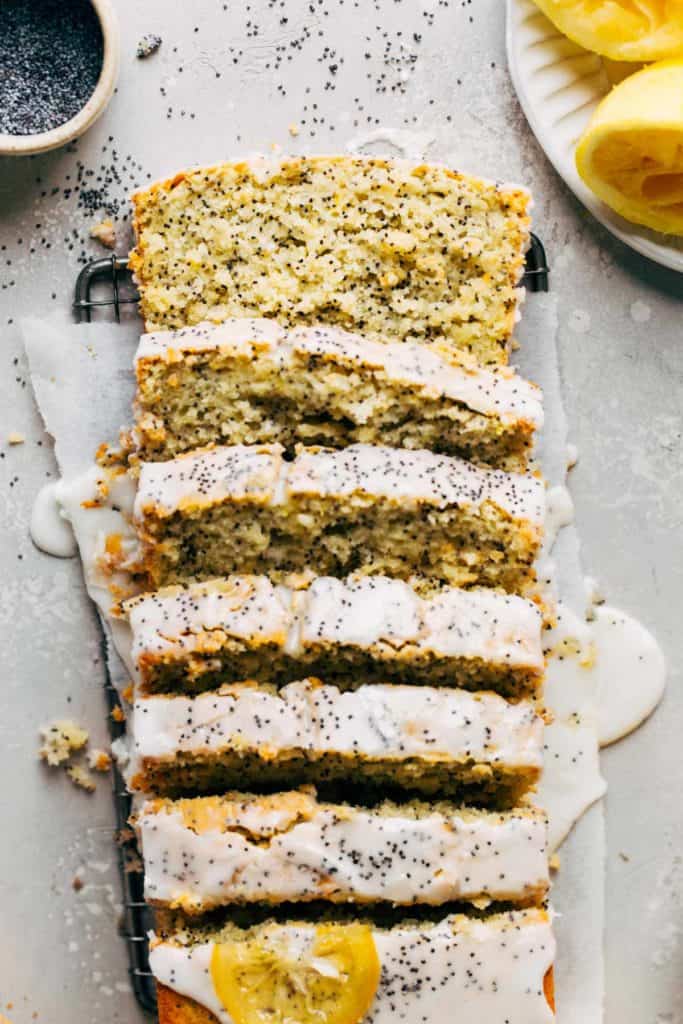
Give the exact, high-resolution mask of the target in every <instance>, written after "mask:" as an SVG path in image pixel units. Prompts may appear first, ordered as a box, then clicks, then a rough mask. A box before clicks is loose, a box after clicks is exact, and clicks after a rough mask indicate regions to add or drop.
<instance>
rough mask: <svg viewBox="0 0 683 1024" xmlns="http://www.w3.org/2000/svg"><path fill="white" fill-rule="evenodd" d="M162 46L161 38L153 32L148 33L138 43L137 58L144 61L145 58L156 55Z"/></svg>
mask: <svg viewBox="0 0 683 1024" xmlns="http://www.w3.org/2000/svg"><path fill="white" fill-rule="evenodd" d="M160 46H161V36H157V35H154V33H153V32H148V33H147V34H146V35H144V36H142V38H141V39H140V41H139V42H138V45H137V49H136V50H135V56H136V57H137V58H138V60H144V59H145V57H150V56H151V55H152V54H153V53H156V52H157V50H158V49H159V47H160Z"/></svg>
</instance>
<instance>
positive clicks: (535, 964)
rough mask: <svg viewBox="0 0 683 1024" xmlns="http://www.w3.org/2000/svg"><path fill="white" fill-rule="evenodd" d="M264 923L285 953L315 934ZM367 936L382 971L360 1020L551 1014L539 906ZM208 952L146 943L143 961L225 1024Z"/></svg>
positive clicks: (447, 1021) (309, 928) (548, 958)
mask: <svg viewBox="0 0 683 1024" xmlns="http://www.w3.org/2000/svg"><path fill="white" fill-rule="evenodd" d="M270 928H271V930H273V931H275V932H276V935H274V936H273V938H272V939H271V941H274V942H277V943H278V945H279V946H280V948H282V946H283V945H284V947H285V948H284V949H283V953H284V954H285V955H287V956H289V957H294V956H296V955H297V954H298V955H299V956H301V952H302V949H303V950H304V951H305V950H308V949H310V946H311V944H312V942H313V939H314V935H315V927H314V926H313V925H305V924H291V925H280V926H270ZM263 931H265V929H264V930H263ZM374 940H375V946H376V948H377V953H378V956H379V959H380V963H381V965H382V976H381V979H380V984H379V986H378V989H377V992H376V994H375V998H374V1001H373V1004H372V1006H371V1008H370V1011H369V1012H368V1013H367V1014H366V1016H365V1017H364V1018H363V1020H364V1022H365V1024H396V1022H397V1021H399V1022H401V1021H405V1022H407V1024H414V1022H416V1021H428V1022H429V1024H452V1021H453V1020H454V1019H456V1018H457V1017H461V1018H462V1020H463V1021H465V1020H467V1021H472V1022H474V1021H476V1022H477V1024H503V1022H507V1024H551V1022H552V1021H553V1020H554V1015H553V1013H552V1011H551V1009H550V1007H549V1006H548V1003H547V1001H546V999H545V996H544V994H543V978H544V976H545V974H546V972H547V971H548V970H549V968H550V967H551V966H552V964H553V960H554V956H555V940H554V938H553V934H552V928H551V924H550V921H549V920H548V919H547V917H546V916H545V915H544V914H543V913H542V912H540V911H527V912H524V911H518V912H516V913H511V914H508V915H505V916H504V917H503V916H502V915H501V916H500V917H495V918H492V919H490V920H489V921H477V920H466V919H464V918H462V917H458V918H454V917H450V918H445V919H444V920H442V921H440V922H438V923H437V924H425V925H423V926H421V927H419V928H417V929H410V928H400V927H397V928H393V929H391V930H387V931H380V930H378V929H376V930H374ZM265 941H266V942H268V936H267V935H266V936H265ZM212 952H213V944H212V943H210V942H209V943H204V944H201V945H195V946H192V947H190V948H189V949H188V948H183V947H181V946H174V945H172V944H171V943H161V944H159V945H154V944H153V948H152V950H151V954H150V964H151V968H152V971H153V972H154V974H155V975H156V977H157V978H158V980H159V981H160V982H162V984H164V985H167V986H168V987H169V988H171V989H173V990H174V991H176V992H179V993H181V994H182V995H186V996H189V997H190V998H192V999H195V1000H196V1001H197V1002H198V1003H200V1004H201V1005H202V1006H205V1007H206V1008H207V1009H208V1010H210V1011H211V1012H212V1013H214V1014H215V1015H216V1017H217V1018H218V1020H219V1022H220V1024H232V1018H231V1017H230V1016H229V1014H228V1013H227V1011H226V1010H225V1009H224V1007H223V1006H222V1004H221V1002H220V1000H219V999H218V996H217V994H216V992H215V990H214V987H213V983H212V980H211V974H210V961H211V955H212ZM425 965H427V966H425Z"/></svg>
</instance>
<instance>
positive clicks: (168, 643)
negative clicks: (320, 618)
mask: <svg viewBox="0 0 683 1024" xmlns="http://www.w3.org/2000/svg"><path fill="white" fill-rule="evenodd" d="M293 598H294V593H293V592H292V591H291V590H289V589H288V588H287V587H284V586H275V585H273V584H272V583H271V582H270V580H269V579H268V577H267V576H231V577H229V578H228V579H226V580H216V581H211V582H209V583H199V584H194V585H193V586H190V587H187V588H182V587H170V588H168V589H166V590H162V591H158V592H157V593H155V594H148V595H145V596H144V597H140V598H135V599H134V600H133V601H130V602H128V604H126V606H125V609H126V612H127V615H128V621H129V623H130V627H131V630H132V633H133V648H132V653H133V657H134V658H135V660H136V661H138V660H139V658H140V656H141V655H144V654H146V653H153V654H161V653H166V654H167V653H168V652H170V651H174V652H176V653H177V655H178V656H179V657H180V656H182V655H183V654H189V653H190V652H191V651H193V650H195V649H196V647H197V639H198V634H200V633H202V632H203V631H207V630H218V629H220V630H222V631H224V632H225V633H226V634H228V635H229V636H231V637H239V638H242V639H249V640H250V641H251V643H252V645H253V646H257V645H258V644H262V643H266V642H271V643H276V644H278V645H279V646H281V647H283V648H284V647H286V646H287V643H288V637H289V635H290V633H292V632H295V631H296V623H297V619H296V615H295V612H294V608H293V607H292V602H293Z"/></svg>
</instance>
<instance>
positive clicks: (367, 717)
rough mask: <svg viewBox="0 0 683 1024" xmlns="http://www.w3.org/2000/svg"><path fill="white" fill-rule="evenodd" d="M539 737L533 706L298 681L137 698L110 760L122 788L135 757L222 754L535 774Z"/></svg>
mask: <svg viewBox="0 0 683 1024" xmlns="http://www.w3.org/2000/svg"><path fill="white" fill-rule="evenodd" d="M131 722H132V724H131ZM542 736H543V722H542V720H541V719H540V718H539V717H538V716H537V715H536V713H535V711H534V708H533V705H531V704H530V703H528V702H526V701H520V702H519V703H517V704H509V703H507V702H506V701H505V700H503V698H502V697H498V696H497V695H496V694H492V693H485V694H472V693H468V692H466V691H462V690H451V689H441V688H433V687H428V686H420V687H413V686H391V685H366V686H361V687H360V688H359V689H358V690H355V691H349V692H345V693H341V692H340V691H339V690H338V689H337V688H336V687H334V686H323V685H321V684H318V685H316V684H311V683H310V682H307V681H301V682H296V683H290V684H289V685H287V686H285V687H283V688H282V689H281V690H280V691H279V692H277V693H275V692H273V691H270V690H265V689H258V688H256V687H253V686H249V685H246V686H245V685H240V684H235V685H232V686H225V687H222V689H221V690H220V691H219V692H215V693H206V694H200V695H199V696H197V697H194V698H188V697H167V696H150V697H143V698H140V699H139V700H137V701H136V702H135V705H134V707H133V712H132V715H131V716H129V730H128V738H127V741H126V742H125V743H123V744H119V745H118V747H117V750H116V753H117V757H118V758H119V760H120V762H121V764H122V766H123V767H124V769H125V772H126V775H127V777H128V778H130V779H132V778H134V776H135V775H136V773H137V772H138V771H139V767H140V759H142V758H155V759H156V758H169V757H173V755H174V754H176V753H180V752H182V753H189V752H193V751H194V752H199V751H203V752H213V753H219V752H220V751H221V750H224V749H227V748H229V747H240V748H242V749H245V748H250V749H254V750H258V749H260V748H262V747H265V748H267V751H268V754H269V756H273V754H274V753H276V752H278V751H288V750H292V749H296V750H300V751H302V752H304V753H305V754H307V755H308V756H310V757H313V758H315V757H319V756H324V755H325V754H326V753H330V754H331V753H339V754H348V755H355V754H363V755H364V756H366V757H379V756H382V757H394V758H397V759H398V760H403V759H406V758H410V757H421V758H426V759H429V760H434V759H435V758H437V757H439V758H441V759H444V760H463V759H473V760H475V761H477V762H482V763H488V764H493V763H503V764H506V765H511V766H517V767H540V765H541V761H542V753H541V746H542Z"/></svg>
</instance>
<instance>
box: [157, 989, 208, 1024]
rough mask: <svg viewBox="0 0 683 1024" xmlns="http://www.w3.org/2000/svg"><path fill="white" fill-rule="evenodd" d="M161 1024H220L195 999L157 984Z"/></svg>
mask: <svg viewBox="0 0 683 1024" xmlns="http://www.w3.org/2000/svg"><path fill="white" fill-rule="evenodd" d="M157 1010H158V1013H159V1024H218V1018H217V1017H215V1016H214V1015H213V1013H211V1012H210V1011H209V1010H207V1009H206V1007H205V1006H200V1004H199V1003H196V1002H195V1001H194V999H189V998H188V997H187V996H181V995H179V994H178V993H177V992H174V991H173V990H172V989H170V988H166V986H165V985H162V984H160V983H159V982H157Z"/></svg>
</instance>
